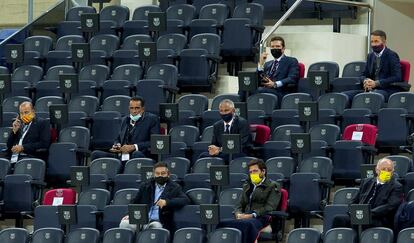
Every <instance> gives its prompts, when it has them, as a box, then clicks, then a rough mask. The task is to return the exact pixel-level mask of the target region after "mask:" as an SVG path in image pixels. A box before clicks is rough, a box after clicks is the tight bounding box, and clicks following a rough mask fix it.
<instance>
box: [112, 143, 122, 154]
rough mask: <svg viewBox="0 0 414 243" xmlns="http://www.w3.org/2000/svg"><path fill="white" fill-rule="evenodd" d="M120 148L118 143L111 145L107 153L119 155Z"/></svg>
mask: <svg viewBox="0 0 414 243" xmlns="http://www.w3.org/2000/svg"><path fill="white" fill-rule="evenodd" d="M120 148H121V144H119V143H117V144H114V145H112V148H110V149H109V152H112V153H120V152H121V150H119V149H120Z"/></svg>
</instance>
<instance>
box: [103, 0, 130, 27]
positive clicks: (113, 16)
mask: <svg viewBox="0 0 414 243" xmlns="http://www.w3.org/2000/svg"><path fill="white" fill-rule="evenodd" d="M99 19H100V21H102V20H109V21H114V22H115V23H116V26H117V27H121V26H122V25H123V24H124V22H125V21H127V20H129V8H128V7H126V6H122V5H108V6H106V7H104V8H103V9H102V10H101V12H100V13H99Z"/></svg>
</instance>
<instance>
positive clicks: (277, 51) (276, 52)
mask: <svg viewBox="0 0 414 243" xmlns="http://www.w3.org/2000/svg"><path fill="white" fill-rule="evenodd" d="M270 52H271V53H272V56H273V57H274V58H275V59H278V58H279V57H280V56H282V49H276V48H273V49H270Z"/></svg>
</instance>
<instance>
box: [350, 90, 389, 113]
mask: <svg viewBox="0 0 414 243" xmlns="http://www.w3.org/2000/svg"><path fill="white" fill-rule="evenodd" d="M384 102H385V99H384V96H383V95H382V94H379V93H373V92H369V93H360V94H357V95H355V97H354V98H353V99H352V108H368V109H370V110H371V113H374V114H376V113H378V111H379V109H381V108H382V107H384Z"/></svg>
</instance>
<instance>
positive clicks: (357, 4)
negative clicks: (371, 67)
mask: <svg viewBox="0 0 414 243" xmlns="http://www.w3.org/2000/svg"><path fill="white" fill-rule="evenodd" d="M302 1H303V0H296V2H294V3H293V5H292V6H291V7H290V8H289V9H288V10H287V11H286V13H284V14H283V16H282V17H281V18H280V19H279V20H278V21H277V22H276V23H275V24H274V25H273V27H272V29H271V30H270V31H269V32H267V34H266V35H265V36H264V37H263V38H262V40H261V41H260V53H262V52H263V48H264V43H266V41H267V39H269V37H270V36H271V35H272V34H273V32H274V31H275V30H276V29H277V28H279V27H280V26H281V25H282V24H283V23H284V22H285V21H286V20H287V19H288V18H289V17H290V15H291V14H292V13H293V12H294V11H295V10H296V8H297V7H298V6H299V5H300V4H301V3H302ZM305 1H308V2H321V3H333V4H341V5H350V6H355V7H363V8H368V29H367V32H368V33H367V35H368V36H369V35H370V33H371V26H372V11H373V6H371V4H369V3H363V2H353V1H347V0H305ZM369 47H370V40H369V39H368V50H369Z"/></svg>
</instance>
